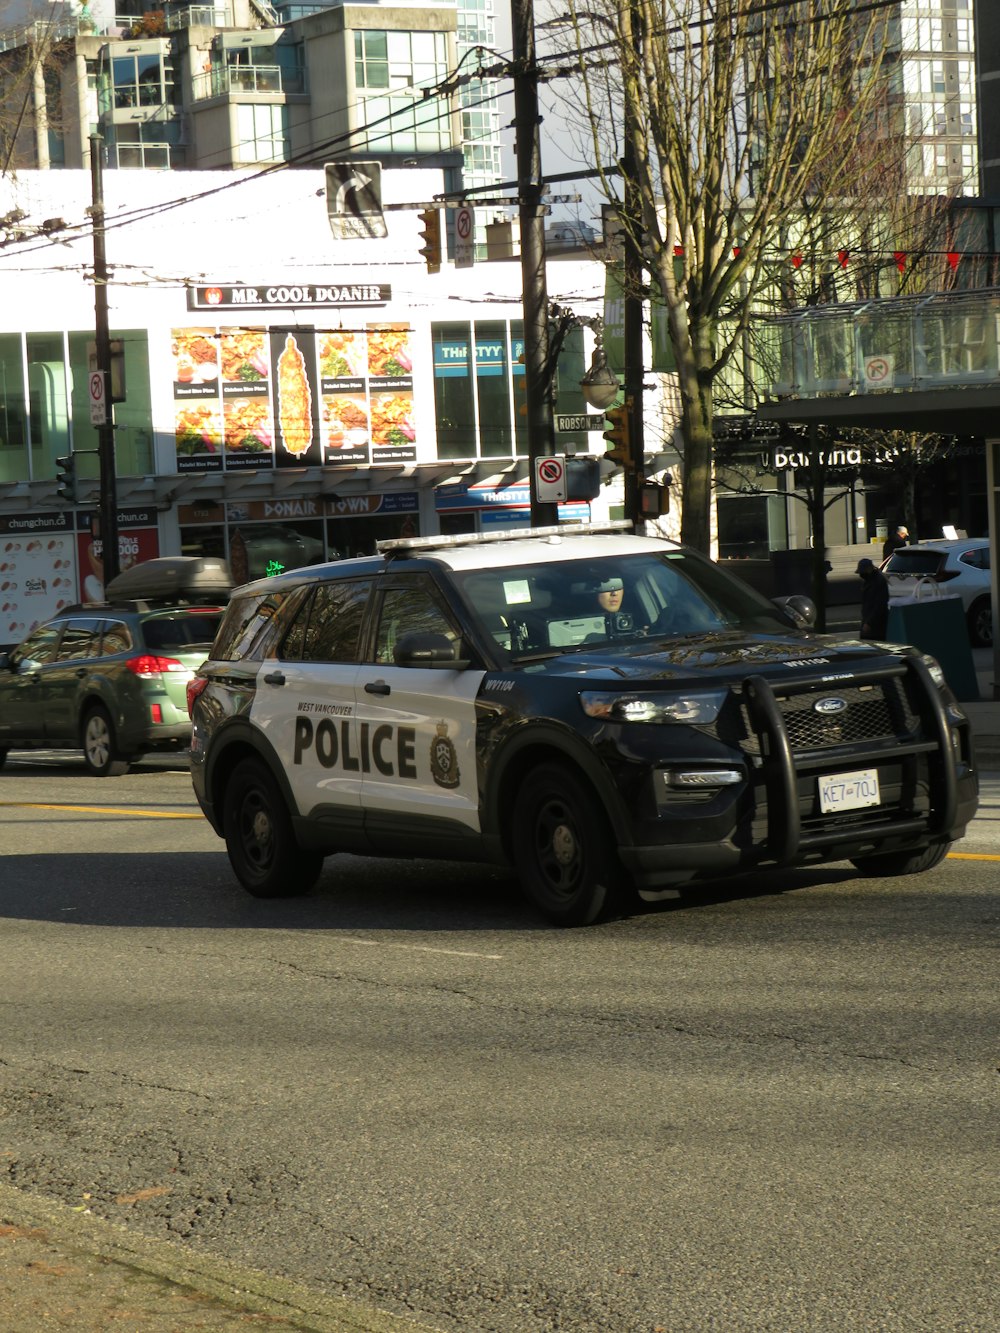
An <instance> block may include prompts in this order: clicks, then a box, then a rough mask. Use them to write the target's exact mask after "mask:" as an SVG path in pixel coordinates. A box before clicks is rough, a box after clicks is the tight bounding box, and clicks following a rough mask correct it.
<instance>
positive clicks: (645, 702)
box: [580, 690, 728, 726]
mask: <svg viewBox="0 0 1000 1333" xmlns="http://www.w3.org/2000/svg"><path fill="white" fill-rule="evenodd" d="M727 693H728V691H727V690H705V691H699V692H698V693H697V694H606V693H604V692H603V691H597V690H585V691H584V692H583V693H582V694H581V695H580V703H581V704H582V705H583V711H584V712H585V713H586V714H587V716H588V717H600V718H604V719H605V720H606V721H608V722H654V723H661V724H662V723H671V722H673V723H677V722H680V723H687V724H688V725H689V726H705V725H707V724H708V723H711V722H714V721H715V719H716V718H717V717H718V716H719V710H720V709H721V708H722V705H723V703H724V702H725V699H726V695H727Z"/></svg>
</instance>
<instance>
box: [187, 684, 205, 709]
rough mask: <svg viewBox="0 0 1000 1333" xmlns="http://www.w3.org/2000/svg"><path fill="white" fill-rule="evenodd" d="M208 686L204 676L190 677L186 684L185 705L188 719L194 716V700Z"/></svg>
mask: <svg viewBox="0 0 1000 1333" xmlns="http://www.w3.org/2000/svg"><path fill="white" fill-rule="evenodd" d="M207 684H208V681H207V680H206V679H205V677H204V676H192V677H191V679H190V680H189V681H188V683H187V705H188V717H193V716H194V705H195V700H196V699H197V698H198V696H199V695H200V694H201V692H202V690H203V689H204V688H205V686H206V685H207Z"/></svg>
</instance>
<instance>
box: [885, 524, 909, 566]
mask: <svg viewBox="0 0 1000 1333" xmlns="http://www.w3.org/2000/svg"><path fill="white" fill-rule="evenodd" d="M909 544H910V530H909V528H908V527H907V526H906V524H905V523H900V525H899V526H898V527H897V528H894V529H893V531H892V532H891V533H890V534H889V536H888V537H886V539H885V541H884V542H883V544H882V559H883V560H888V559H889V557H890V556H891V555H892V553H893V551H895V550H896V548H897V547H899V546H909Z"/></svg>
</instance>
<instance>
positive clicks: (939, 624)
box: [886, 594, 979, 700]
mask: <svg viewBox="0 0 1000 1333" xmlns="http://www.w3.org/2000/svg"><path fill="white" fill-rule="evenodd" d="M886 638H887V639H888V641H889V642H890V643H912V644H913V645H914V647H916V648H920V649H922V650H923V652H925V653H930V655H931V656H932V657H936V658H937V660H938V661H939V662H940V664H941V670H942V671H943V672H944V678H945V680H946V681H947V682H948V685H949V688H950V689H951V692H952V694H954V696H955V698H956V699H963V700H976V699H978V698H979V682H978V681H977V679H976V668H975V665H974V663H973V661H972V648H971V647H970V645H969V627H968V625H967V624H966V623H965V611H964V609H963V607H962V599H961V597H956V596H954V595H945V596H943V597H942V596H920V595H919V594H918V595H917V596H915V597H891V598H890V599H889V628H888V631H887V633H886Z"/></svg>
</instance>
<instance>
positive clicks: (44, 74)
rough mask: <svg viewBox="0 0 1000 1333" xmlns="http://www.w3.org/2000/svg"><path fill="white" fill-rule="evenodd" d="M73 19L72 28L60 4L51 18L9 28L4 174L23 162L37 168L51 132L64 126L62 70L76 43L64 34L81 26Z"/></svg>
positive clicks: (0, 135)
mask: <svg viewBox="0 0 1000 1333" xmlns="http://www.w3.org/2000/svg"><path fill="white" fill-rule="evenodd" d="M67 22H68V23H69V27H67V26H66V24H65V23H63V22H62V21H61V20H60V18H59V14H58V13H57V11H56V10H55V9H54V10H53V14H52V15H51V16H50V17H49V18H47V19H44V20H42V19H38V20H35V21H33V22H29V23H22V24H20V25H17V26H14V27H13V28H10V29H6V30H4V36H5V39H6V42H5V46H4V49H3V50H2V51H0V175H7V174H8V173H9V172H11V171H12V170H15V169H16V168H17V167H18V166H19V165H27V166H32V167H34V166H37V165H39V162H40V161H42V160H43V159H44V160H47V155H48V145H47V139H48V136H49V134H50V133H59V132H60V131H61V128H62V113H61V105H60V84H61V75H62V71H63V68H64V66H65V65H66V64H67V63H68V62H69V61H71V60H72V59H73V51H72V47H71V46H69V45H68V44H67V43H65V42H63V41H62V38H64V37H65V36H66V35H67V32H70V31H75V23H74V22H73V21H69V20H67ZM0 30H3V23H2V15H0ZM43 145H44V147H43Z"/></svg>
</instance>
